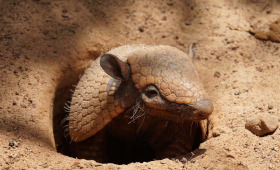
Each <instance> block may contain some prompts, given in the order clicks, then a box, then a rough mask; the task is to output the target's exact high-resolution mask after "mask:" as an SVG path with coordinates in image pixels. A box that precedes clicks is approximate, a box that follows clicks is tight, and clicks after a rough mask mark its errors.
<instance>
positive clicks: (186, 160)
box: [180, 157, 188, 164]
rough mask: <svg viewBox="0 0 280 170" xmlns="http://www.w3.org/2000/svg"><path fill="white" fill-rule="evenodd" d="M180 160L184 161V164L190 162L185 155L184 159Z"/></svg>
mask: <svg viewBox="0 0 280 170" xmlns="http://www.w3.org/2000/svg"><path fill="white" fill-rule="evenodd" d="M180 162H182V163H183V164H185V163H187V162H188V159H187V158H185V157H183V158H182V159H180Z"/></svg>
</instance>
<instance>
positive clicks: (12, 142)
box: [9, 139, 15, 147]
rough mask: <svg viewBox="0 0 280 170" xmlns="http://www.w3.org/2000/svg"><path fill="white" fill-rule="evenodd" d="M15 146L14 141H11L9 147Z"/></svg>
mask: <svg viewBox="0 0 280 170" xmlns="http://www.w3.org/2000/svg"><path fill="white" fill-rule="evenodd" d="M14 145H15V143H14V141H13V140H12V139H10V140H9V146H11V147H13V146H14Z"/></svg>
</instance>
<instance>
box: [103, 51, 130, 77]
mask: <svg viewBox="0 0 280 170" xmlns="http://www.w3.org/2000/svg"><path fill="white" fill-rule="evenodd" d="M100 66H101V67H102V69H103V70H104V71H105V72H106V73H107V74H109V76H111V77H113V78H115V79H117V80H121V81H126V80H128V79H129V76H130V67H129V65H128V64H127V63H125V62H123V61H121V60H120V59H119V58H118V57H117V56H115V55H113V54H104V55H102V56H101V58H100Z"/></svg>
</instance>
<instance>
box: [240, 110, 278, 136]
mask: <svg viewBox="0 0 280 170" xmlns="http://www.w3.org/2000/svg"><path fill="white" fill-rule="evenodd" d="M245 127H246V129H248V130H250V131H251V132H252V133H253V134H255V135H257V136H263V135H265V134H268V133H271V132H274V131H275V130H276V129H277V127H278V118H277V117H276V116H274V115H270V114H269V113H264V114H261V115H254V116H250V117H248V118H247V119H246V125H245Z"/></svg>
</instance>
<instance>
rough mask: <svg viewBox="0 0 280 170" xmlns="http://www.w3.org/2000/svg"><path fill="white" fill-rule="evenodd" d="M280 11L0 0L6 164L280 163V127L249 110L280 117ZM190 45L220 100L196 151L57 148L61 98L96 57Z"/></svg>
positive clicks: (0, 106)
mask: <svg viewBox="0 0 280 170" xmlns="http://www.w3.org/2000/svg"><path fill="white" fill-rule="evenodd" d="M279 18H280V2H279V1H273V0H251V1H249V0H211V1H206V0H188V1H187V0H186V1H184V0H182V1H179V0H178V1H176V0H165V1H160V0H154V1H149V0H142V1H140V0H119V1H117V0H103V1H101V0H96V1H91V0H83V1H74V0H69V1H66V0H54V1H48V0H10V1H5V0H0V84H1V86H0V96H1V97H0V153H1V154H0V169H44V168H45V169H87V168H92V169H102V170H103V169H114V170H116V169H262V170H263V169H280V143H279V141H280V130H279V129H277V130H276V131H275V132H274V133H272V134H269V135H266V136H264V137H258V136H255V135H254V134H252V133H251V132H250V131H248V130H247V129H245V121H246V118H247V117H249V116H252V115H260V114H263V113H270V114H272V115H276V116H278V117H280V112H279V108H280V106H279V102H278V101H280V95H279V89H280V88H279V83H280V76H279V75H280V74H279V69H280V68H279V67H280V50H279V47H280V44H279V41H280V32H277V30H280V27H278V26H277V24H278V23H279V22H280V21H279V22H276V21H277V19H279ZM271 24H272V25H273V24H274V27H272V25H271ZM278 25H279V24H278ZM277 28H279V29H277ZM273 31H274V32H273ZM277 37H278V38H279V41H278V39H277ZM191 43H196V54H197V57H196V60H195V66H196V69H197V71H198V72H199V74H200V78H201V79H202V81H203V82H204V85H205V88H206V90H207V91H208V93H209V94H210V96H211V98H212V100H213V102H214V103H215V112H214V113H213V115H212V118H211V119H210V121H211V122H210V134H209V138H208V140H207V141H205V142H204V143H202V144H201V145H200V147H199V149H197V150H195V151H194V152H193V155H191V154H190V155H187V156H186V158H187V159H185V158H183V159H172V160H170V159H164V160H157V161H151V162H144V163H131V164H129V165H114V164H100V163H96V162H95V161H88V160H78V159H75V158H71V157H68V156H65V155H62V154H60V153H57V151H56V143H55V140H54V131H53V123H52V122H53V112H54V105H56V103H55V102H54V101H55V100H54V99H55V97H56V96H59V95H61V94H63V93H65V89H67V87H70V86H72V85H73V84H75V83H76V82H77V80H78V78H79V75H82V73H83V70H84V69H85V68H86V67H87V66H89V65H90V63H91V62H92V61H93V60H94V59H95V58H96V57H97V56H99V55H100V54H101V53H103V52H106V51H107V50H109V49H111V48H113V47H117V46H120V45H125V44H152V45H153V44H166V45H171V46H175V47H177V48H179V49H181V50H183V51H187V49H188V46H189V45H190V44H191ZM56 102H57V101H56ZM54 121H56V120H54ZM278 121H279V120H278ZM213 134H215V135H214V136H215V137H213Z"/></svg>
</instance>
